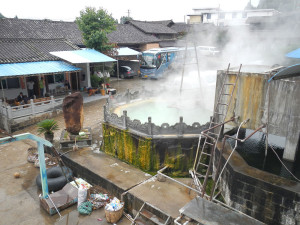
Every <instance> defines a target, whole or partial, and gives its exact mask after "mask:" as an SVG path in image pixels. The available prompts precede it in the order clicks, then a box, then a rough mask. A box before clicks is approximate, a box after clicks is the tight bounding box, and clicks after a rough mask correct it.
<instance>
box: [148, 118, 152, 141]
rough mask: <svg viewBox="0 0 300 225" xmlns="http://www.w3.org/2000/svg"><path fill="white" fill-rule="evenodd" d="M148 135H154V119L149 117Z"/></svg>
mask: <svg viewBox="0 0 300 225" xmlns="http://www.w3.org/2000/svg"><path fill="white" fill-rule="evenodd" d="M148 134H149V135H151V136H152V135H153V131H152V119H151V117H150V116H149V117H148Z"/></svg>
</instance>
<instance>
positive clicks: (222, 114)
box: [214, 112, 225, 116]
mask: <svg viewBox="0 0 300 225" xmlns="http://www.w3.org/2000/svg"><path fill="white" fill-rule="evenodd" d="M214 114H218V115H223V116H225V115H224V114H223V113H220V112H214Z"/></svg>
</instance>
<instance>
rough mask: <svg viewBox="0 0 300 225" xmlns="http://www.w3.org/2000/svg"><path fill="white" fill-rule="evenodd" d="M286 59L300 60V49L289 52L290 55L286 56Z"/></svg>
mask: <svg viewBox="0 0 300 225" xmlns="http://www.w3.org/2000/svg"><path fill="white" fill-rule="evenodd" d="M285 56H286V57H289V58H296V59H300V48H298V49H296V50H294V51H291V52H289V53H288V54H286V55H285Z"/></svg>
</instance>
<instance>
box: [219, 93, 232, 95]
mask: <svg viewBox="0 0 300 225" xmlns="http://www.w3.org/2000/svg"><path fill="white" fill-rule="evenodd" d="M221 95H231V94H227V93H222V94H221Z"/></svg>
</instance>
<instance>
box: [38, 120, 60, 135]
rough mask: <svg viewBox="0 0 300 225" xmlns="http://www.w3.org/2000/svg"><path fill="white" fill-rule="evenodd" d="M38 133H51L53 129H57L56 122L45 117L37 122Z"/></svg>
mask: <svg viewBox="0 0 300 225" xmlns="http://www.w3.org/2000/svg"><path fill="white" fill-rule="evenodd" d="M37 127H38V129H37V132H38V134H53V131H56V130H58V125H57V122H56V121H55V120H53V119H46V120H43V121H41V122H39V123H38V124H37Z"/></svg>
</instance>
